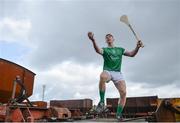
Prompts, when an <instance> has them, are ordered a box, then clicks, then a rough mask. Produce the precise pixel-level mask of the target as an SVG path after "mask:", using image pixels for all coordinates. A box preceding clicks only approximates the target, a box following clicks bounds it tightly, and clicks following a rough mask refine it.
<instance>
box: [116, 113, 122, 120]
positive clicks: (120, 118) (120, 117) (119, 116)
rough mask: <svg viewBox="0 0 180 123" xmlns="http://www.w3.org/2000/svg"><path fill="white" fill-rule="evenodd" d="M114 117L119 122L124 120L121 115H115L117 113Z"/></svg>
mask: <svg viewBox="0 0 180 123" xmlns="http://www.w3.org/2000/svg"><path fill="white" fill-rule="evenodd" d="M116 119H117V120H118V121H120V122H123V121H124V119H123V117H122V115H117V114H116Z"/></svg>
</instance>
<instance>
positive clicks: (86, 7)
mask: <svg viewBox="0 0 180 123" xmlns="http://www.w3.org/2000/svg"><path fill="white" fill-rule="evenodd" d="M11 6H12V5H11ZM11 6H10V7H11ZM24 6H25V7H26V9H25V8H24ZM6 7H9V6H8V4H6ZM179 9H180V1H179V0H172V1H170V0H164V1H163V0H156V1H153V0H152V1H139V0H137V1H116V0H113V1H105V2H104V1H101V0H98V1H81V0H77V1H68V2H65V1H52V2H51V1H45V2H42V1H40V2H35V1H34V2H23V3H22V4H19V5H18V7H16V10H17V11H16V10H14V9H5V10H6V15H12V16H13V15H17V18H18V17H19V18H24V17H28V18H29V19H30V20H31V22H32V30H31V34H30V40H31V41H32V43H33V44H34V45H36V49H35V50H33V51H32V53H31V54H29V56H28V58H27V60H28V61H29V64H30V66H32V67H34V68H37V69H39V70H42V71H43V70H48V69H50V68H51V67H52V66H55V65H57V64H59V63H61V62H63V61H67V60H71V61H74V62H78V63H81V64H82V65H85V64H89V63H96V64H99V65H100V64H102V62H103V61H102V58H101V56H99V55H97V54H96V53H95V51H94V49H93V47H92V44H91V43H90V41H89V40H88V38H87V32H88V31H93V32H94V33H95V37H96V39H97V43H98V44H99V46H100V47H103V46H106V44H105V43H104V42H105V41H104V36H105V34H106V33H109V32H112V33H113V35H114V36H115V39H116V42H115V43H116V44H117V45H120V46H122V47H124V48H126V49H127V50H131V49H133V48H134V47H135V44H136V42H135V38H134V37H133V34H132V32H130V30H129V29H128V27H127V26H126V25H124V24H122V23H120V22H119V16H120V15H122V14H127V15H128V16H129V19H130V22H131V23H132V25H133V27H134V28H135V30H136V31H137V32H138V34H139V35H140V38H141V39H142V40H143V42H144V44H145V47H144V48H143V49H141V50H140V52H139V54H138V55H137V56H136V57H135V58H127V57H124V61H123V71H124V73H125V75H126V76H127V80H130V81H132V82H136V83H147V84H148V85H149V87H150V86H151V87H154V86H160V85H164V84H169V83H170V82H171V83H176V84H177V85H178V83H177V81H179V80H180V78H179V75H180V67H179V66H180V50H179V46H180V42H179V40H180V37H179V34H180V31H179V29H180V24H179V22H180V15H179V13H178V12H179ZM21 11H22V12H21ZM11 12H12V13H14V14H11ZM23 15H24V16H23ZM13 17H15V18H16V16H13ZM153 85H154V86H153Z"/></svg>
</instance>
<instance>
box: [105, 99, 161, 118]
mask: <svg viewBox="0 0 180 123" xmlns="http://www.w3.org/2000/svg"><path fill="white" fill-rule="evenodd" d="M157 99H158V97H157V96H149V97H131V98H127V100H126V105H125V107H124V109H123V114H124V115H126V116H138V115H140V116H143V115H147V112H153V111H155V110H156V108H157V105H158V102H157ZM117 104H118V98H107V105H109V106H110V110H111V112H114V113H115V112H116V110H117Z"/></svg>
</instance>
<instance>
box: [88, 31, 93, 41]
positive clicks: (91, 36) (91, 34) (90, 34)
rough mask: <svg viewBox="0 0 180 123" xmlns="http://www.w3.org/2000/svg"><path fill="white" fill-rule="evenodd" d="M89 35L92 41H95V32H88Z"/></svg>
mask: <svg viewBox="0 0 180 123" xmlns="http://www.w3.org/2000/svg"><path fill="white" fill-rule="evenodd" d="M88 37H89V39H90V40H91V41H94V34H93V33H92V32H88Z"/></svg>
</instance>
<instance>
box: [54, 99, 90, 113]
mask: <svg viewBox="0 0 180 123" xmlns="http://www.w3.org/2000/svg"><path fill="white" fill-rule="evenodd" d="M92 104H93V102H92V100H91V99H78V100H51V101H50V106H57V107H66V108H68V109H80V110H81V111H82V112H83V113H85V112H86V111H89V110H90V109H91V108H92Z"/></svg>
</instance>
